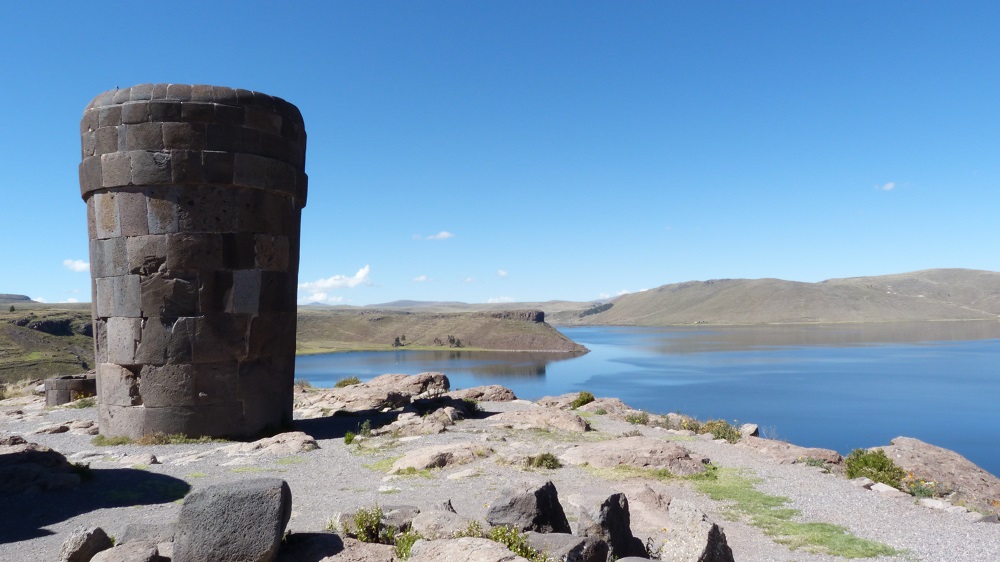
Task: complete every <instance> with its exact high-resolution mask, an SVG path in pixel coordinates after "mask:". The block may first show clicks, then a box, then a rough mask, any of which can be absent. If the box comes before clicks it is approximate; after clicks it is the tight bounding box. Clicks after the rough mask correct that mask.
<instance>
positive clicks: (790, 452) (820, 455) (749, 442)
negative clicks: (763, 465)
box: [736, 435, 843, 464]
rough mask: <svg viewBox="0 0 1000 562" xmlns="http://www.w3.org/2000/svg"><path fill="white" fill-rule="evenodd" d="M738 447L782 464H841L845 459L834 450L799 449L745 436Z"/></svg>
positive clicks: (796, 446) (770, 440) (794, 446)
mask: <svg viewBox="0 0 1000 562" xmlns="http://www.w3.org/2000/svg"><path fill="white" fill-rule="evenodd" d="M736 446H737V447H747V448H750V449H753V450H755V451H757V452H758V453H760V454H762V455H766V456H768V457H771V458H772V459H774V460H776V461H778V462H779V463H781V464H792V463H795V462H801V461H802V460H804V459H810V458H811V459H818V460H821V461H823V462H828V463H831V464H840V463H841V462H842V461H843V458H842V457H841V456H840V453H838V452H837V451H834V450H832V449H822V448H819V447H799V446H798V445H792V444H791V443H786V442H784V441H778V440H775V439H763V438H761V437H753V436H750V435H746V436H743V437H742V438H741V439H740V441H739V443H737V444H736Z"/></svg>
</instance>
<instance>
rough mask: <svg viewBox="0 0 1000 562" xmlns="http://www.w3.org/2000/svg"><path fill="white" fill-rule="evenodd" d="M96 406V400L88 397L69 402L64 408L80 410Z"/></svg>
mask: <svg viewBox="0 0 1000 562" xmlns="http://www.w3.org/2000/svg"><path fill="white" fill-rule="evenodd" d="M96 405H97V399H96V398H94V397H93V396H88V397H86V398H81V399H79V400H75V401H73V402H70V403H69V404H66V407H67V408H76V409H78V410H82V409H84V408H93V407H94V406H96Z"/></svg>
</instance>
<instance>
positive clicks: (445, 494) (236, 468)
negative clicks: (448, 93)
mask: <svg viewBox="0 0 1000 562" xmlns="http://www.w3.org/2000/svg"><path fill="white" fill-rule="evenodd" d="M481 406H482V407H484V408H485V409H486V410H487V413H490V412H500V411H509V410H511V409H519V408H527V407H535V406H532V405H530V404H528V403H525V402H521V401H516V402H513V403H481ZM17 408H19V409H21V410H22V411H23V412H24V414H25V415H24V416H17V415H9V414H8V412H10V411H11V410H14V409H17ZM95 416H96V409H94V408H88V409H80V410H77V409H67V408H55V409H44V408H43V405H42V404H41V403H39V401H38V400H37V399H34V400H31V401H27V400H21V402H18V401H17V400H7V401H3V402H0V435H9V434H18V435H22V436H23V437H25V438H26V439H27V440H29V441H34V442H37V443H40V444H43V445H46V446H49V447H51V448H53V449H55V450H57V451H59V452H61V453H63V454H64V455H66V456H67V457H70V456H72V455H74V454H76V453H80V452H82V451H93V452H96V453H97V454H98V455H100V456H98V457H93V460H91V461H90V462H91V468H92V469H94V470H93V473H94V477H93V478H92V479H91V480H88V481H86V482H84V483H83V484H82V485H81V486H80V487H78V488H77V489H75V490H71V491H61V492H44V493H36V494H30V495H29V494H20V495H16V496H11V497H5V498H3V504H4V506H3V509H2V510H0V560H5V561H9V562H20V561H25V562H27V561H35V560H55V559H56V557H57V555H58V552H59V549H60V547H61V545H62V543H63V541H64V540H65V539H66V538H67V537H68V536H69V534H70V533H71V532H72V531H73V529H75V528H77V527H80V526H100V527H102V528H104V529H105V531H107V532H108V534H109V535H113V536H118V537H120V536H122V534H123V533H124V531H125V527H126V525H127V524H129V523H134V522H144V523H163V522H169V521H171V520H173V519H175V518H176V517H177V515H178V513H179V511H180V503H181V501H182V497H183V495H184V494H185V493H186V492H188V491H189V490H192V489H199V488H202V487H204V486H208V485H211V484H215V483H218V482H225V481H231V480H234V479H240V478H255V477H278V478H283V479H285V480H286V481H287V482H288V483H289V486H290V487H291V490H292V498H293V499H292V505H293V507H292V518H291V521H290V523H289V526H288V527H289V529H290V530H291V531H292V532H293V533H294V532H308V531H317V530H321V529H323V528H325V527H326V526H327V524H328V523H329V522H330V521H331V519H333V518H335V517H336V516H337V515H338V514H339V513H349V512H353V511H354V510H355V509H357V508H359V507H370V506H372V505H374V504H376V503H377V504H379V505H381V506H383V507H385V506H390V505H414V506H417V507H420V508H427V507H430V506H432V505H437V504H439V503H440V502H442V501H444V500H446V499H450V500H451V502H452V504H453V505H454V507H455V510H456V511H457V512H458V513H460V514H462V515H465V516H468V517H472V518H476V519H480V520H481V519H482V518H483V517H484V515H485V513H486V510H487V508H488V507H489V505H490V504H491V503H492V502H494V501H496V500H497V499H498V498H499V497H500V495H501V494H502V491H503V490H504V489H505V488H506V487H508V486H511V485H512V484H514V483H515V482H518V481H522V480H531V481H534V482H544V481H545V480H552V481H553V482H554V483H555V485H556V488H557V489H558V491H559V495H560V498H563V505H564V508H566V513H567V516H569V517H570V522H571V524H572V525H574V526H575V520H576V517H575V515H576V513H575V511H574V510H573V509H572V508H570V507H569V506H568V504H567V501H566V499H565V498H568V497H569V496H570V495H572V494H576V493H584V492H591V491H594V490H599V489H605V490H607V489H612V490H613V489H620V488H628V487H629V486H633V484H634V483H629V482H622V481H607V480H602V479H601V478H599V477H598V476H596V475H595V474H593V473H592V472H589V471H587V470H585V469H581V468H577V467H564V468H561V469H557V470H526V469H523V468H519V467H516V466H513V465H511V464H507V463H505V462H502V461H503V459H504V458H508V459H513V458H518V455H519V454H523V453H524V452H525V451H527V452H530V453H531V454H536V453H537V452H542V451H549V452H554V453H556V454H558V453H559V452H560V451H562V450H565V449H566V448H568V447H571V446H573V443H574V440H578V439H599V438H609V437H611V436H616V435H619V434H621V433H623V432H626V431H630V430H634V429H637V426H634V425H630V424H628V423H626V422H621V421H616V420H612V419H610V418H608V417H607V416H591V417H590V420H591V422H592V424H593V425H594V427H595V429H596V430H597V431H596V432H588V433H587V434H585V435H583V436H582V437H581V436H580V435H573V436H569V435H561V434H557V433H546V432H534V431H513V430H501V429H497V428H493V427H492V426H491V425H490V422H489V417H488V416H484V417H480V418H478V419H472V420H465V421H461V422H459V423H458V424H457V425H456V426H453V427H451V428H449V431H447V432H445V433H442V434H439V435H433V436H424V437H420V438H416V439H406V438H404V439H391V438H389V437H382V438H376V439H372V440H371V441H369V442H368V443H367V444H366V447H365V448H364V449H362V448H360V447H358V446H356V445H352V446H347V445H345V444H344V442H343V438H342V436H343V432H344V431H346V430H348V429H350V430H355V431H356V427H357V426H358V425H360V423H361V422H362V421H363V418H360V417H349V416H347V417H341V416H337V417H333V418H325V419H321V420H303V421H300V422H298V424H299V429H301V430H303V431H306V432H307V433H309V434H310V435H312V436H313V437H315V438H316V439H317V442H318V443H319V445H320V449H318V450H315V451H311V452H308V453H301V454H298V455H294V456H290V457H282V458H274V457H229V456H227V455H226V454H224V453H223V452H221V451H219V450H218V449H220V448H221V447H223V446H224V445H225V444H224V443H205V444H194V445H163V446H148V447H141V446H135V445H125V446H115V447H96V446H94V445H93V444H92V443H91V439H92V437H91V436H88V435H78V434H72V433H60V434H46V435H32V434H31V433H32V431H34V430H35V429H37V428H38V427H41V426H44V425H50V424H52V423H54V422H66V421H69V420H77V419H94V418H95ZM639 429H641V431H642V432H643V433H644V434H646V435H649V436H659V437H663V438H671V439H674V438H676V436H673V435H671V434H669V433H668V432H666V431H665V430H662V429H659V428H651V427H641V428H639ZM469 441H475V442H481V443H483V444H486V445H488V446H490V447H492V448H493V449H495V450H496V451H497V453H495V454H494V455H492V456H490V457H486V458H481V459H478V460H476V461H474V462H473V463H471V464H468V465H463V466H456V467H448V468H445V469H441V470H435V471H432V473H431V474H430V476H429V477H426V476H406V477H395V476H389V475H387V474H386V473H385V468H384V467H385V466H387V463H388V462H390V461H392V460H394V459H396V458H398V457H399V456H401V455H403V454H404V453H405V452H407V451H410V450H413V449H415V448H418V447H423V446H427V445H438V444H445V443H461V442H469ZM680 443H681V444H682V445H683V446H685V447H687V448H689V449H690V450H692V451H695V452H697V453H700V454H702V455H704V456H707V457H709V458H710V459H711V460H712V462H713V463H715V464H716V465H718V466H721V467H734V468H740V469H745V470H747V471H748V474H750V475H753V476H756V477H758V478H760V479H761V482H759V483H758V484H757V485H756V487H757V489H759V490H761V491H763V492H766V493H768V494H774V495H779V496H785V497H788V498H789V499H790V500H791V503H790V504H789V506H788V507H792V508H795V509H797V510H799V511H800V512H801V515H800V516H799V517H798V518H797V520H798V521H815V522H826V523H834V524H837V525H842V526H844V527H846V528H847V529H849V530H850V532H851V533H853V534H855V535H857V536H859V537H863V538H866V539H871V540H875V541H879V542H882V543H885V544H888V545H890V546H892V547H894V548H897V549H900V550H903V551H905V554H904V555H903V556H902V557H901V558H900V557H886V558H879V559H877V560H900V559H905V560H923V561H928V562H931V561H941V562H946V561H947V562H952V561H958V560H961V561H984V562H985V561H991V562H992V561H995V560H1000V525H997V524H991V523H982V522H973V521H972V519H973V517H972V515H974V514H956V513H947V512H943V511H940V510H934V509H929V508H925V507H922V506H918V505H915V503H914V501H913V499H912V498H903V499H899V498H891V497H886V496H883V495H881V494H878V493H876V492H872V491H869V490H865V489H863V488H859V487H856V486H854V485H852V484H851V483H849V482H847V481H846V480H845V479H844V478H842V477H839V476H836V475H832V474H823V473H822V472H821V470H820V469H817V468H813V467H809V466H806V465H799V464H794V465H782V464H776V463H775V462H774V461H771V460H769V459H767V458H766V457H764V456H762V455H761V454H759V453H757V452H755V451H752V450H750V449H747V448H742V447H734V446H732V445H730V444H728V443H718V442H714V441H707V440H702V439H694V440H690V439H689V440H684V441H681V442H680ZM376 444H377V445H380V446H379V447H375V446H374V445H376ZM140 453H152V454H154V455H155V456H156V457H157V458H158V459H159V460H160V461H161V462H162V463H163V464H152V465H148V466H141V467H138V468H130V467H128V466H125V465H122V464H120V463H118V462H117V458H119V457H120V456H122V455H126V454H140ZM195 453H204V454H206V456H205V457H204V458H201V459H199V460H195V461H193V462H190V463H188V464H178V461H179V460H180V459H182V458H183V457H185V456H188V455H191V454H195ZM373 465H374V466H373ZM379 469H381V470H379ZM469 469H471V470H473V471H474V473H473V474H474V475H473V476H467V477H462V478H457V479H449V478H448V476H449V475H454V474H456V473H460V472H462V471H466V470H469ZM650 485H651V486H652V487H653V488H654V489H655V490H656V491H658V492H660V493H662V494H664V495H666V496H669V497H679V498H684V499H688V500H691V501H693V502H695V503H696V504H697V505H698V506H699V507H701V508H702V509H703V510H704V511H705V512H706V513H708V514H709V516H710V517H711V518H712V519H714V520H715V521H716V522H718V523H719V524H720V525H721V526H722V527H723V528H724V529H725V533H726V536H727V539H728V541H729V544H730V546H731V547H732V549H733V552H734V554H735V557H736V559H737V560H750V561H770V560H775V561H778V560H781V561H792V560H795V561H800V562H805V561H826V560H841V558H838V557H833V556H829V555H825V554H815V553H810V552H805V551H804V550H803V549H799V550H789V548H788V547H786V546H784V545H781V544H778V543H776V542H774V540H772V539H771V538H770V537H768V536H766V535H764V534H763V532H762V531H761V530H759V529H757V528H755V527H752V526H750V525H748V524H747V523H746V522H743V521H729V520H726V518H725V514H724V510H723V508H724V505H720V504H718V503H717V502H714V501H712V500H710V499H708V498H707V497H705V496H704V495H702V494H700V493H699V492H697V491H696V490H694V489H693V487H691V486H690V485H689V484H688V483H686V482H682V481H667V482H652V483H651V484H650ZM380 488H381V490H382V491H381V492H380V491H379V490H380ZM637 534H638V533H637ZM640 537H641V535H640ZM641 538H645V537H641Z"/></svg>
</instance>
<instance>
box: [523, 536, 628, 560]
mask: <svg viewBox="0 0 1000 562" xmlns="http://www.w3.org/2000/svg"><path fill="white" fill-rule="evenodd" d="M527 534H528V546H530V547H531V548H533V549H535V550H536V551H538V552H542V553H544V554H545V555H546V556H548V558H549V559H550V560H560V561H562V562H607V560H608V543H606V542H604V540H603V539H600V538H598V537H578V536H576V535H570V534H566V533H536V532H534V531H528V533H527Z"/></svg>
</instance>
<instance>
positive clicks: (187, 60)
mask: <svg viewBox="0 0 1000 562" xmlns="http://www.w3.org/2000/svg"><path fill="white" fill-rule="evenodd" d="M4 21H5V23H6V25H5V26H4V28H5V29H4V33H3V34H0V55H2V57H3V61H4V64H3V70H2V73H3V82H4V85H5V86H4V87H3V88H0V108H2V117H3V123H4V127H3V134H2V135H0V154H3V163H4V165H3V166H0V186H2V188H3V199H2V204H0V209H3V212H2V219H0V253H2V256H3V265H2V266H0V292H6V293H19V294H26V295H29V296H31V297H37V298H42V299H45V300H46V301H49V302H57V301H67V300H79V301H88V300H89V299H90V282H89V273H88V272H87V269H86V261H87V259H88V257H87V232H86V216H85V205H84V204H83V202H82V200H81V199H80V197H79V195H78V193H79V186H78V176H77V164H78V162H79V155H80V141H79V136H78V132H79V120H80V117H81V115H82V112H83V109H84V107H85V106H86V104H87V103H88V102H89V101H90V99H91V98H93V97H94V96H96V95H97V94H99V93H101V92H102V91H105V90H108V89H113V88H115V87H116V86H121V87H127V86H131V85H134V84H139V83H144V82H170V83H202V84H216V85H224V86H232V87H240V88H248V89H253V90H258V91H262V92H265V93H268V94H272V95H276V96H280V97H283V98H285V99H287V100H288V101H290V102H292V103H294V104H296V105H297V106H298V107H299V109H300V110H301V111H302V114H303V116H304V118H305V122H306V129H307V132H308V135H309V141H308V152H307V154H308V155H307V163H306V171H307V173H308V174H309V176H310V197H309V204H308V206H307V207H306V208H305V209H304V211H303V227H302V265H301V268H300V271H299V279H300V282H301V283H302V286H301V289H302V290H301V291H300V295H299V296H300V299H301V300H302V301H303V302H308V301H311V300H325V302H329V303H344V304H358V305H360V304H371V303H380V302H387V301H392V300H395V299H418V300H458V301H465V302H502V301H509V300H513V301H545V300H549V299H568V300H580V301H584V300H592V299H598V298H606V297H609V296H614V295H617V294H619V293H621V292H623V291H638V290H642V289H646V288H652V287H656V286H659V285H662V284H666V283H674V282H681V281H687V280H696V279H712V278H721V277H744V278H759V277H778V278H782V279H790V280H797V281H820V280H823V279H828V278H833V277H851V276H859V275H880V274H888V273H900V272H905V271H913V270H919V269H927V268H936V267H965V268H973V269H988V270H994V271H995V270H1000V236H998V228H997V220H996V216H997V212H998V209H1000V159H998V154H1000V41H997V38H996V28H997V24H998V22H1000V7H998V6H997V5H996V4H995V3H993V2H945V1H941V2H919V1H898V2H893V1H879V2H870V1H840V2H802V1H790V2H775V1H760V2H711V1H699V2H666V1H662V2H660V1H658V2H639V1H636V2H538V1H523V2H519V1H504V2H485V1H467V0H460V1H439V2H415V1H407V2H334V1H331V2H287V3H278V2H251V1H243V2H212V3H210V2H176V1H172V2H169V3H152V4H151V3H136V2H128V3H117V2H110V1H108V2H102V3H99V4H96V5H95V4H93V3H89V4H88V3H81V2H66V3H65V4H60V3H56V2H18V3H13V4H11V5H9V6H6V7H5V13H4Z"/></svg>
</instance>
